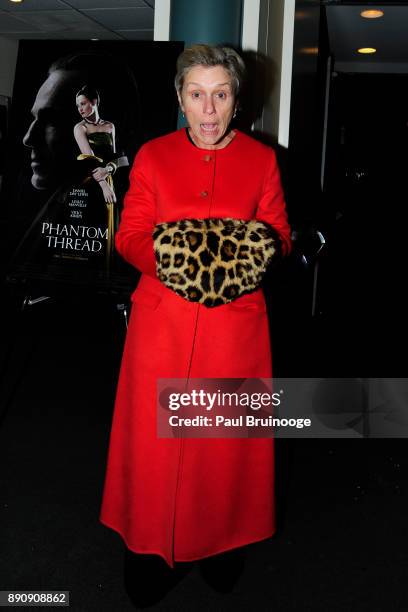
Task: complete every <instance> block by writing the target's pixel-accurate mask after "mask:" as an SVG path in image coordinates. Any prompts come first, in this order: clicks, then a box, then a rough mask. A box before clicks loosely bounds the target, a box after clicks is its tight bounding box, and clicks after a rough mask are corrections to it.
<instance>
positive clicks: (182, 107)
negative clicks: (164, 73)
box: [177, 91, 185, 113]
mask: <svg viewBox="0 0 408 612" xmlns="http://www.w3.org/2000/svg"><path fill="white" fill-rule="evenodd" d="M177 99H178V103H179V105H180V108H181V112H182V113H184V112H185V111H184V106H183V102H182V100H181V95H180V92H179V91H178V92H177Z"/></svg>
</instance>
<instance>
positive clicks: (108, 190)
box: [98, 181, 116, 204]
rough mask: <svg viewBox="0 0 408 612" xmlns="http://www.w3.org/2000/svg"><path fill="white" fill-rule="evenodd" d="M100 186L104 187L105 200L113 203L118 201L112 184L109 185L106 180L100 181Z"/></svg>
mask: <svg viewBox="0 0 408 612" xmlns="http://www.w3.org/2000/svg"><path fill="white" fill-rule="evenodd" d="M98 182H99V185H100V188H101V189H102V193H103V197H104V198H105V202H111V203H113V204H114V203H115V202H116V196H115V192H114V191H113V189H112V187H111V186H110V185H108V183H107V182H106V181H98Z"/></svg>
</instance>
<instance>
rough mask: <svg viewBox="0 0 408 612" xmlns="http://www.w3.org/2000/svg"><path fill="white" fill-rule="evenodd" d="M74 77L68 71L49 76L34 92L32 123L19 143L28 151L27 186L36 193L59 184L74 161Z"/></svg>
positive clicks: (59, 71)
mask: <svg viewBox="0 0 408 612" xmlns="http://www.w3.org/2000/svg"><path fill="white" fill-rule="evenodd" d="M77 77H78V73H76V72H72V71H66V70H56V71H55V72H52V73H51V74H50V75H49V76H48V78H47V79H46V81H45V82H44V83H43V84H42V85H41V87H40V89H39V90H38V93H37V96H36V99H35V101H34V105H33V107H32V109H31V113H32V116H33V121H32V123H31V125H30V127H29V128H28V131H27V133H26V135H25V136H24V139H23V143H24V145H25V146H26V147H29V148H30V149H31V169H32V172H33V175H32V178H31V183H32V185H33V187H35V188H36V189H52V188H55V187H57V186H58V185H59V184H61V181H62V180H64V179H66V178H67V175H68V172H69V170H70V168H71V167H72V164H73V160H74V159H75V146H74V145H75V143H74V138H73V127H74V123H75V118H76V113H75V111H76V109H75V85H76V79H77ZM73 91H74V93H73Z"/></svg>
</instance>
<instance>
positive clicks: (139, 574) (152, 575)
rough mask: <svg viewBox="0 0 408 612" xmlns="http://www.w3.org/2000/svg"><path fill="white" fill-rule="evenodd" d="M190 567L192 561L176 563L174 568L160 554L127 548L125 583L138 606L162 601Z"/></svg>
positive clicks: (129, 594) (127, 590) (132, 599)
mask: <svg viewBox="0 0 408 612" xmlns="http://www.w3.org/2000/svg"><path fill="white" fill-rule="evenodd" d="M190 569H191V564H190V563H176V564H175V567H174V569H173V568H171V567H170V566H169V565H167V563H166V561H165V560H164V559H163V558H162V557H160V556H159V555H144V554H139V553H134V552H132V551H131V550H129V549H128V548H125V558H124V585H125V590H126V592H127V594H128V596H129V598H130V600H131V601H132V603H133V604H134V605H135V606H136V607H137V608H147V607H149V606H153V605H154V604H156V603H158V602H159V601H161V600H162V599H163V597H165V596H166V595H167V593H168V592H169V591H171V589H173V588H174V587H175V586H176V585H177V584H178V583H179V582H180V580H182V579H183V578H184V576H185V575H186V574H187V573H188V572H189V571H190Z"/></svg>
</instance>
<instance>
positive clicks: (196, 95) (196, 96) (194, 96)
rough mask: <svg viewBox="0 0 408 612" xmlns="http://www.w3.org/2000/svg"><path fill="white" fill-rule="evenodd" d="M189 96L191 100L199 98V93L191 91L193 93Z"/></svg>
mask: <svg viewBox="0 0 408 612" xmlns="http://www.w3.org/2000/svg"><path fill="white" fill-rule="evenodd" d="M191 95H192V96H193V98H199V97H200V92H199V91H193V93H192V94H191Z"/></svg>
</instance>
